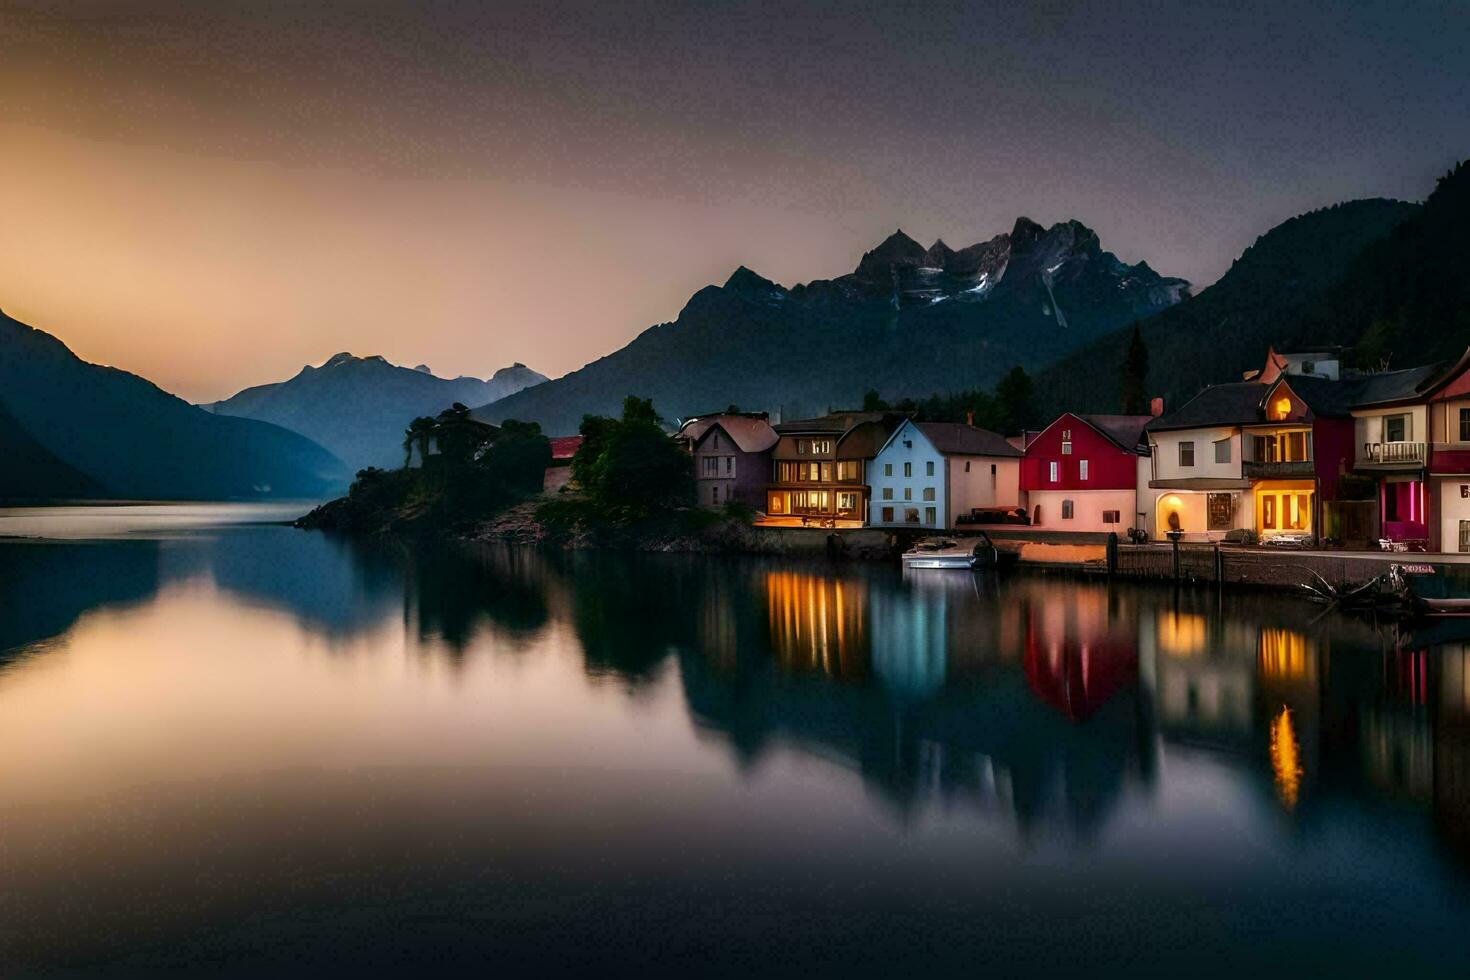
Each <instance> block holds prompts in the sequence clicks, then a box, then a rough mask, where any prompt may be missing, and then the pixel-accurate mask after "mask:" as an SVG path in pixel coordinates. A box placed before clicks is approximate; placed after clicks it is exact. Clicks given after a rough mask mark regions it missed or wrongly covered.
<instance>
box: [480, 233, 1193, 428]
mask: <svg viewBox="0 0 1470 980" xmlns="http://www.w3.org/2000/svg"><path fill="white" fill-rule="evenodd" d="M1187 295H1188V284H1187V283H1185V282H1184V281H1183V280H1181V279H1173V278H1169V277H1166V276H1161V275H1159V274H1158V273H1156V272H1154V271H1153V270H1152V269H1151V268H1149V267H1148V265H1147V264H1146V263H1141V262H1140V263H1138V264H1137V265H1127V264H1125V263H1123V262H1122V261H1120V260H1119V259H1118V258H1117V257H1116V256H1114V255H1113V254H1112V253H1110V252H1105V251H1103V249H1102V246H1101V243H1100V242H1099V241H1098V238H1097V235H1095V234H1094V233H1093V232H1092V231H1090V230H1089V229H1087V228H1086V227H1084V226H1083V225H1081V224H1078V223H1077V222H1075V221H1071V222H1063V223H1060V224H1056V225H1053V226H1052V227H1051V228H1049V229H1047V228H1042V227H1041V226H1040V225H1037V224H1036V223H1035V222H1032V221H1029V220H1027V219H1025V218H1022V219H1019V220H1018V221H1017V222H1016V224H1015V227H1014V228H1013V229H1012V231H1011V232H1010V233H1009V234H1003V235H998V236H996V237H995V238H993V239H990V240H989V241H986V242H982V243H980V244H977V245H972V246H970V247H968V248H964V249H960V250H954V249H951V248H949V247H948V246H947V245H945V244H944V243H943V242H942V241H941V242H935V243H934V244H933V245H932V246H930V247H929V248H927V249H926V248H924V247H923V246H921V245H919V243H917V242H915V241H914V240H913V239H911V238H909V237H908V236H907V235H904V234H903V233H902V232H898V233H895V234H894V235H892V236H890V237H889V238H888V239H887V240H886V241H884V242H883V243H881V244H880V245H878V246H877V247H875V248H874V249H872V250H870V251H869V252H867V253H866V254H865V255H864V256H863V258H862V261H861V262H860V263H859V264H858V267H857V269H856V271H854V272H853V273H851V274H849V275H846V276H842V277H840V278H838V279H833V280H819V281H816V282H812V283H808V284H806V285H799V286H796V287H793V288H791V289H786V288H783V287H781V286H778V285H776V284H775V283H773V282H770V281H769V280H767V279H764V278H762V277H761V276H759V275H756V274H755V273H754V272H751V271H750V270H748V269H745V268H741V269H739V270H737V271H736V272H735V274H734V275H732V276H731V277H730V279H729V280H728V281H727V282H726V283H725V284H724V285H723V286H709V287H707V288H705V289H702V290H700V291H699V292H697V293H695V294H694V296H693V297H692V298H691V299H690V300H689V302H688V304H687V305H686V306H685V307H684V309H683V310H682V311H681V312H680V313H679V317H678V319H677V320H675V321H674V322H672V323H665V324H662V325H660V326H656V327H652V328H650V329H648V330H646V331H644V332H643V333H642V334H640V335H639V336H638V337H637V338H636V339H634V340H633V342H632V343H630V344H628V345H627V346H626V347H624V348H623V349H622V350H619V351H617V352H615V353H613V354H610V355H608V356H607V357H604V358H602V359H600V360H598V361H594V362H593V363H591V364H588V365H587V366H586V367H584V368H582V369H581V370H579V371H574V372H572V373H571V374H569V375H567V376H566V377H564V378H560V379H557V380H555V381H550V382H547V383H546V384H542V385H538V386H536V387H535V388H531V389H528V390H526V391H523V392H520V393H518V394H515V395H512V396H510V397H509V398H505V399H502V400H500V401H498V402H495V403H493V404H491V405H488V406H485V407H484V408H482V409H480V410H479V411H478V412H477V414H478V415H479V416H480V417H482V418H485V419H488V420H490V421H500V420H501V419H505V418H517V419H523V420H528V421H536V422H539V423H541V425H542V427H543V428H544V429H545V430H546V431H548V432H551V433H566V432H574V431H576V428H577V425H578V423H579V421H580V420H581V418H582V416H583V415H587V414H593V415H613V414H616V412H617V411H618V408H619V406H620V405H621V404H622V400H623V397H624V396H625V395H629V394H635V395H639V396H641V397H645V398H652V399H653V401H654V403H655V404H656V405H658V406H659V408H660V409H661V410H662V411H663V412H664V413H665V414H666V415H667V416H669V417H671V418H672V417H679V416H685V415H688V414H691V413H695V412H701V411H709V410H711V409H712V408H724V407H725V406H726V405H729V404H732V403H733V404H737V405H739V406H740V407H741V408H744V409H746V410H766V411H771V412H777V411H780V412H784V414H785V416H786V417H788V418H789V417H792V416H793V415H798V414H803V413H810V414H815V413H820V412H823V411H826V410H827V408H828V407H830V406H841V405H851V404H853V403H855V402H856V401H858V400H859V399H861V398H862V395H863V392H865V391H868V390H876V391H877V392H878V393H879V394H880V395H882V396H883V397H885V398H889V399H891V400H897V399H900V398H903V397H906V396H915V397H924V396H927V395H929V394H931V393H934V392H948V391H968V390H971V389H974V388H976V387H978V386H988V385H991V384H994V383H995V382H996V381H998V380H999V379H1000V378H1001V376H1002V375H1004V374H1005V373H1006V372H1007V371H1008V370H1010V368H1012V367H1013V366H1015V365H1023V366H1026V367H1034V366H1039V365H1044V364H1047V363H1050V362H1051V361H1053V360H1055V359H1056V358H1058V357H1060V356H1062V355H1063V354H1065V353H1067V352H1068V351H1070V350H1073V349H1075V348H1077V347H1078V346H1080V345H1083V344H1085V343H1087V342H1088V341H1090V340H1092V339H1094V338H1096V337H1098V336H1100V335H1103V334H1105V333H1108V332H1109V331H1111V330H1114V329H1117V328H1118V327H1121V326H1123V325H1125V324H1129V323H1132V322H1133V321H1134V320H1137V319H1138V318H1139V317H1141V316H1146V315H1148V314H1151V313H1154V312H1156V311H1158V310H1161V309H1164V308H1167V307H1169V306H1172V305H1173V304H1175V303H1177V302H1178V301H1179V300H1180V299H1181V298H1182V297H1184V296H1187Z"/></svg>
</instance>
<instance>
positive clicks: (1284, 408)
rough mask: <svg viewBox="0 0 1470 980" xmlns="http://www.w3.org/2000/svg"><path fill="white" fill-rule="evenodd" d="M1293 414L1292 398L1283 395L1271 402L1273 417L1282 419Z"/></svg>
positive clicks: (1277, 419)
mask: <svg viewBox="0 0 1470 980" xmlns="http://www.w3.org/2000/svg"><path fill="white" fill-rule="evenodd" d="M1290 414H1291V399H1290V398H1287V397H1286V396H1284V395H1283V396H1282V397H1280V398H1278V399H1276V400H1275V401H1274V402H1272V403H1271V418H1273V419H1275V420H1276V421H1278V422H1279V421H1281V420H1282V419H1284V418H1286V417H1287V416H1289V415H1290Z"/></svg>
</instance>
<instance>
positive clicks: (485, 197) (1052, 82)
mask: <svg viewBox="0 0 1470 980" xmlns="http://www.w3.org/2000/svg"><path fill="white" fill-rule="evenodd" d="M1466 156H1470V7H1467V6H1466V4H1465V3H1463V2H1449V3H1422V4H1421V3H1413V2H1402V0H1400V2H1377V0H1364V2H1357V3H1351V4H1322V3H1300V2H1296V0H1280V2H1274V3H1263V4H1252V3H1232V4H1221V3H1198V4H1197V3H1190V2H1170V3H1161V4H1153V3H1147V2H1136V3H1117V4H1109V3H1089V4H1072V3H1033V4H1028V3H1023V2H1014V0H1013V2H1010V3H998V4H985V3H962V4H946V3H932V4H912V5H911V4H905V3H900V2H893V0H888V2H876V3H865V2H853V3H846V4H837V3H807V2H801V0H788V2H779V3H744V4H731V3H704V2H685V3H665V2H660V0H650V2H641V3H630V4H618V3H606V2H602V3H559V2H555V0H550V2H547V0H542V2H536V3H526V4H522V3H518V2H515V0H496V2H494V3H484V4H482V3H448V2H445V3H433V2H429V3H424V4H414V5H408V4H401V3H350V4H348V3H333V2H323V3H311V4H305V3H299V2H296V0H291V2H282V3H275V2H270V0H253V2H249V3H238V4H232V3H209V2H205V0H170V2H163V0H152V2H150V0H140V2H134V3H118V2H107V0H69V2H66V3H41V2H26V0H0V308H4V309H5V311H6V312H8V313H9V314H11V315H12V316H15V317H16V318H18V319H21V320H24V321H26V322H28V323H31V324H32V325H34V326H37V327H40V328H42V329H45V330H47V331H49V332H52V333H54V334H56V335H57V336H59V337H61V338H62V339H63V340H64V341H66V342H67V343H68V344H69V345H70V346H71V347H72V349H73V350H74V351H76V352H77V353H78V354H79V355H80V356H82V357H84V358H86V359H87V360H92V361H97V362H99V363H105V364H113V365H116V366H118V367H122V368H125V369H127V370H130V371H134V372H137V373H139V374H142V375H144V376H145V377H148V378H149V379H151V380H153V381H155V382H156V383H158V384H159V385H161V386H162V387H164V388H166V389H168V390H170V391H173V392H175V393H177V394H179V395H181V396H183V397H185V398H188V399H190V400H196V401H202V400H212V399H216V398H221V397H225V396H227V395H229V394H231V393H233V392H234V391H236V390H238V389H239V388H242V387H245V386H247V385H251V384H259V383H264V382H268V381H275V380H280V379H283V378H286V377H289V376H290V375H292V374H294V373H296V371H297V370H299V369H300V367H301V366H302V365H303V364H306V363H313V364H319V363H321V362H322V361H324V360H326V359H327V358H328V357H330V356H331V355H332V354H334V353H336V352H338V351H344V350H345V351H351V352H353V353H357V354H363V355H366V354H382V355H383V356H385V357H387V358H388V359H389V360H391V361H394V362H396V363H402V364H406V365H409V366H413V365H416V364H419V363H421V362H423V363H427V364H428V365H429V366H430V367H431V368H433V369H434V371H435V372H436V373H438V374H441V375H448V376H453V375H456V374H471V375H477V376H486V375H488V374H490V373H491V372H493V371H494V370H495V369H496V368H498V367H502V366H504V365H506V364H509V363H510V362H512V361H521V362H524V363H526V364H528V365H530V366H531V367H534V368H536V369H538V370H540V371H542V372H544V373H546V374H548V375H552V376H556V375H559V374H562V373H565V372H567V371H570V370H574V369H576V368H577V367H580V366H581V365H582V364H584V363H586V362H588V361H590V360H594V359H596V358H598V357H600V356H602V355H604V354H607V353H609V352H611V351H613V350H615V349H616V348H618V347H620V346H622V345H623V344H625V343H626V342H628V341H629V340H631V339H632V338H633V337H634V336H636V335H637V334H638V333H639V332H640V331H642V330H643V329H645V328H647V327H648V326H650V325H653V324H655V323H660V322H664V321H668V320H672V319H673V318H674V317H675V316H677V314H678V312H679V309H680V308H681V307H682V305H683V304H684V302H685V301H686V300H687V299H688V297H689V296H690V295H691V294H693V293H694V292H695V291H696V290H698V289H700V288H701V287H703V286H705V285H707V284H710V283H721V282H723V281H724V280H725V279H726V278H727V277H728V276H729V274H730V273H731V272H732V271H733V270H734V269H735V268H736V267H737V266H739V265H741V264H744V265H747V266H749V267H751V268H753V269H755V270H756V271H757V272H760V273H761V274H763V275H765V276H767V277H769V278H772V279H775V280H777V281H779V282H782V283H785V284H787V285H792V284H795V283H797V282H806V281H810V280H812V279H818V278H830V277H833V276H837V275H842V274H844V273H846V272H849V271H851V270H852V269H853V268H854V267H855V266H856V264H857V261H858V259H859V257H860V256H861V255H862V253H863V251H864V250H866V249H868V248H871V247H872V246H873V245H875V244H877V243H878V242H879V241H881V240H882V239H883V238H884V237H885V236H886V235H888V234H889V233H890V232H892V231H893V230H894V229H895V228H902V229H903V230H904V231H906V232H908V233H909V234H910V235H912V236H913V237H915V238H917V239H919V240H920V241H921V242H923V243H924V244H926V245H927V244H929V243H930V242H932V241H933V240H934V239H935V238H941V237H942V238H943V239H944V240H945V241H946V242H948V243H949V244H950V245H951V246H954V247H957V248H958V247H962V246H964V245H968V244H971V243H973V242H976V241H981V240H984V239H988V238H990V237H992V236H994V235H996V234H998V233H1000V232H1004V231H1008V230H1009V229H1010V227H1011V225H1012V224H1013V223H1014V221H1015V218H1016V217H1017V216H1018V215H1023V214H1024V215H1026V216H1029V217H1031V218H1033V219H1035V220H1037V221H1040V222H1042V223H1043V224H1051V223H1053V222H1057V221H1064V220H1067V219H1076V220H1079V221H1081V222H1083V223H1084V224H1086V225H1088V226H1089V227H1091V228H1093V229H1094V230H1095V231H1097V232H1098V234H1099V235H1100V237H1101V239H1102V243H1103V247H1104V248H1106V249H1109V250H1111V251H1113V252H1115V253H1117V254H1118V255H1119V257H1120V258H1122V259H1124V260H1125V261H1128V262H1136V261H1139V260H1146V261H1147V262H1148V263H1149V264H1150V265H1151V266H1153V267H1154V268H1155V269H1157V270H1158V271H1160V272H1162V273H1164V274H1168V275H1179V276H1184V277H1185V278H1187V279H1189V280H1191V281H1192V282H1193V283H1195V285H1196V289H1198V288H1201V287H1203V286H1205V285H1207V284H1208V283H1210V282H1212V281H1214V280H1215V279H1216V278H1218V277H1219V276H1220V275H1221V274H1222V273H1223V272H1224V271H1225V270H1226V269H1228V268H1229V265H1230V262H1231V260H1232V259H1233V258H1234V257H1235V256H1236V255H1238V254H1239V253H1240V252H1241V251H1242V250H1243V249H1244V248H1246V247H1247V246H1248V245H1250V243H1251V242H1252V241H1253V240H1254V239H1255V238H1256V237H1257V236H1258V235H1260V234H1262V233H1264V232H1265V231H1267V230H1268V229H1269V228H1271V227H1272V226H1273V225H1275V224H1277V223H1279V222H1281V221H1283V220H1285V219H1286V218H1289V217H1291V216H1293V215H1295V214H1299V213H1301V212H1303V211H1307V210H1310V209H1313V208H1317V207H1322V206H1326V205H1329V204H1333V203H1336V202H1338V201H1342V200H1349V199H1354V198H1362V197H1394V198H1402V199H1407V200H1422V199H1423V198H1424V197H1425V196H1426V195H1427V194H1428V192H1429V190H1430V189H1431V188H1432V187H1433V183H1434V179H1435V178H1436V177H1437V176H1439V175H1441V174H1443V173H1444V172H1445V171H1446V170H1448V168H1449V167H1450V166H1451V165H1452V164H1453V163H1454V162H1455V161H1456V160H1458V159H1461V158H1463V157H1466Z"/></svg>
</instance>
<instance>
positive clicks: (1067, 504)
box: [1062, 500, 1072, 521]
mask: <svg viewBox="0 0 1470 980" xmlns="http://www.w3.org/2000/svg"><path fill="white" fill-rule="evenodd" d="M1071 519H1072V501H1070V500H1063V501H1062V520H1064V521H1070V520H1071Z"/></svg>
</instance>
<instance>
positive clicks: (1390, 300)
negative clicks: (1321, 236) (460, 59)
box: [1294, 161, 1470, 367]
mask: <svg viewBox="0 0 1470 980" xmlns="http://www.w3.org/2000/svg"><path fill="white" fill-rule="evenodd" d="M1294 332H1295V333H1297V334H1298V335H1299V336H1301V337H1303V338H1307V339H1310V340H1317V341H1320V342H1325V343H1332V342H1336V343H1340V344H1344V345H1351V346H1353V347H1354V359H1355V360H1356V361H1357V363H1358V364H1359V366H1361V367H1376V366H1378V365H1381V364H1383V363H1385V362H1387V363H1389V364H1390V365H1392V366H1393V367H1413V366H1415V365H1417V364H1425V363H1428V362H1430V361H1437V360H1442V359H1446V358H1451V357H1458V356H1459V355H1460V354H1462V353H1464V351H1465V348H1466V347H1467V346H1470V161H1466V162H1464V163H1461V164H1459V165H1458V166H1456V167H1455V168H1454V169H1453V170H1452V171H1450V172H1449V173H1448V174H1446V175H1445V176H1444V177H1442V178H1440V180H1439V181H1438V183H1437V185H1436V186H1435V189H1434V192H1433V193H1432V194H1430V195H1429V199H1428V200H1427V201H1426V202H1425V203H1424V208H1423V210H1422V211H1421V212H1419V213H1418V214H1415V215H1413V216H1412V217H1410V218H1409V219H1408V220H1407V221H1405V222H1403V223H1402V224H1400V225H1398V226H1397V227H1396V228H1394V229H1393V230H1392V231H1390V232H1389V233H1388V234H1387V235H1385V236H1383V237H1382V238H1381V239H1380V240H1378V241H1376V242H1374V243H1373V244H1371V245H1369V246H1368V247H1367V248H1366V249H1364V250H1363V252H1362V253H1361V254H1360V255H1359V256H1358V257H1357V258H1356V259H1354V260H1353V262H1352V264H1351V265H1349V266H1348V269H1347V272H1346V273H1345V274H1344V275H1343V276H1342V277H1341V278H1340V279H1339V280H1338V281H1337V282H1336V283H1335V284H1334V286H1333V288H1332V289H1331V290H1329V291H1328V293H1327V295H1326V296H1325V297H1324V299H1323V301H1322V302H1321V303H1319V304H1315V305H1313V306H1312V307H1310V308H1308V309H1307V310H1305V311H1303V314H1302V316H1301V318H1300V322H1299V323H1298V324H1297V325H1296V327H1295V331H1294Z"/></svg>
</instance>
